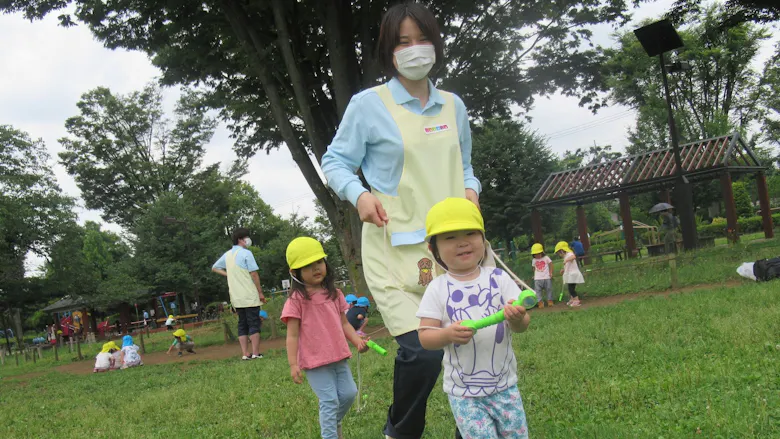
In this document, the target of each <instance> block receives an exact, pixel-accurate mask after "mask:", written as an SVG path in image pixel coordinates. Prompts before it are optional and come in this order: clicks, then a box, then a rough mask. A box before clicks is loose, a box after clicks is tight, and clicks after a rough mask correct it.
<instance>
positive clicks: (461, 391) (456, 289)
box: [417, 267, 520, 397]
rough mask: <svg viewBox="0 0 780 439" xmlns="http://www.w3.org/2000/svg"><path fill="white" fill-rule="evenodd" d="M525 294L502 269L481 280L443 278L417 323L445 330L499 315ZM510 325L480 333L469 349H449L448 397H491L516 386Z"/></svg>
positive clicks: (488, 270)
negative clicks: (433, 322)
mask: <svg viewBox="0 0 780 439" xmlns="http://www.w3.org/2000/svg"><path fill="white" fill-rule="evenodd" d="M519 296H520V288H519V287H518V286H517V284H515V282H514V281H513V280H512V279H511V278H510V277H509V275H508V274H507V273H505V272H504V271H503V270H501V269H498V268H492V267H483V268H481V271H480V275H479V277H478V278H476V279H474V280H470V281H465V282H464V281H459V280H456V279H455V278H453V277H452V276H450V275H449V274H444V275H442V276H439V277H437V278H436V279H434V280H433V281H432V282H431V283H430V284H429V285H428V288H427V289H426V290H425V294H424V295H423V298H422V301H421V302H420V308H419V309H418V311H417V317H418V318H430V319H436V320H440V321H441V323H442V324H441V326H442V328H446V327H448V326H450V325H451V324H452V323H453V322H457V321H461V320H476V319H480V318H482V317H486V316H489V315H491V314H495V313H496V312H498V311H499V310H501V309H503V308H504V304H506V303H508V302H509V301H510V300H517V298H518V297H519ZM511 334H512V331H511V330H510V328H509V325H508V323H507V322H503V323H501V324H498V325H493V326H488V327H487V328H484V329H480V330H479V331H477V333H476V334H475V335H474V337H473V338H472V339H471V341H469V343H468V344H465V345H455V344H450V345H448V346H445V347H444V359H443V360H442V364H443V365H444V392H445V393H447V394H449V395H453V396H465V397H479V396H489V395H493V394H495V393H498V392H501V391H504V390H506V389H507V388H509V387H511V386H514V385H515V384H517V359H516V358H515V353H514V351H513V350H512V336H511Z"/></svg>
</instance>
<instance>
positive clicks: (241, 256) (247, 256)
mask: <svg viewBox="0 0 780 439" xmlns="http://www.w3.org/2000/svg"><path fill="white" fill-rule="evenodd" d="M235 251H237V252H238V254H237V255H236V265H238V266H239V267H241V268H243V269H244V270H246V271H250V272H251V271H257V270H259V269H260V267H258V266H257V262H255V255H253V254H252V252H251V251H249V250H247V249H245V248H244V247H241V246H240V245H234V246H233V248H231V249H230V250H228V251H227V252H225V254H224V255H222V257H221V258H219V260H218V261H217V262H215V263H214V265H213V266H212V267H211V268H219V269H222V270H226V269H227V261H226V258H227V255H228V253H233V252H235Z"/></svg>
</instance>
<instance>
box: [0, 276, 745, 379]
mask: <svg viewBox="0 0 780 439" xmlns="http://www.w3.org/2000/svg"><path fill="white" fill-rule="evenodd" d="M742 283H743V281H740V280H731V281H727V282H722V283H714V284H702V285H695V286H691V287H685V288H680V289H676V290H672V289H669V290H666V291H654V292H642V293H634V294H621V295H617V296H607V297H591V298H589V297H587V294H585V295H584V297H583V299H582V306H581V307H579V308H569V307H567V306H566V304H564V303H556V304H555V305H554V306H552V307H545V308H543V309H538V308H537V309H534V310H532V311H531V312H532V313H550V312H562V311H567V310H569V311H580V310H585V309H589V308H597V307H602V306H610V305H614V304H617V303H621V302H625V301H627V300H636V299H642V298H645V297H653V296H663V297H668V296H670V295H672V294H681V293H689V292H693V291H699V290H705V289H712V288H717V287H721V288H723V287H734V286H738V285H740V284H742ZM366 334H368V335H370V336H371V338H372V339H379V338H385V337H389V336H390V333H389V332H388V331H387V329H385V328H384V327H372V328H367V329H366ZM284 346H285V339H284V338H277V339H274V340H264V341H263V342H262V345H261V350H262V351H263V352H264V351H267V350H269V349H284ZM195 352H197V354H194V355H193V354H188V353H185V354H184V356H183V357H181V358H179V357H178V356H176V354H175V353H171V355H165V352H154V353H151V354H146V355H144V356H143V359H144V364H146V365H153V364H164V363H183V364H186V363H189V362H190V361H192V360H222V359H225V358H230V357H234V358H235V359H236V360H237V361H238V360H239V358H240V352H241V349H240V348H239V346H238V343H230V344H225V345H215V346H208V347H205V348H200V349H198V348H196V349H195ZM260 361H262V360H260ZM54 370H56V371H57V372H61V373H68V374H77V375H85V374H90V373H92V363H91V362H89V361H78V362H74V363H70V364H64V365H62V366H57V367H56V368H54ZM44 373H45V372H33V373H29V374H24V375H16V376H13V377H9V378H13V379H17V380H30V379H34V378H36V377H39V376H41V375H43V374H44Z"/></svg>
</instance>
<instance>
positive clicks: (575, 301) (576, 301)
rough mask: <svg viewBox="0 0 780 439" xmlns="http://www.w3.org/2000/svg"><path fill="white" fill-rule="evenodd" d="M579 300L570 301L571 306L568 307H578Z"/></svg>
mask: <svg viewBox="0 0 780 439" xmlns="http://www.w3.org/2000/svg"><path fill="white" fill-rule="evenodd" d="M580 305H581V303H580V299H575V300H572V301H571V304H570V305H569V306H580Z"/></svg>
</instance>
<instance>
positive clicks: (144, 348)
mask: <svg viewBox="0 0 780 439" xmlns="http://www.w3.org/2000/svg"><path fill="white" fill-rule="evenodd" d="M141 353H142V354H146V345H145V344H144V333H143V331H141Z"/></svg>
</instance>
